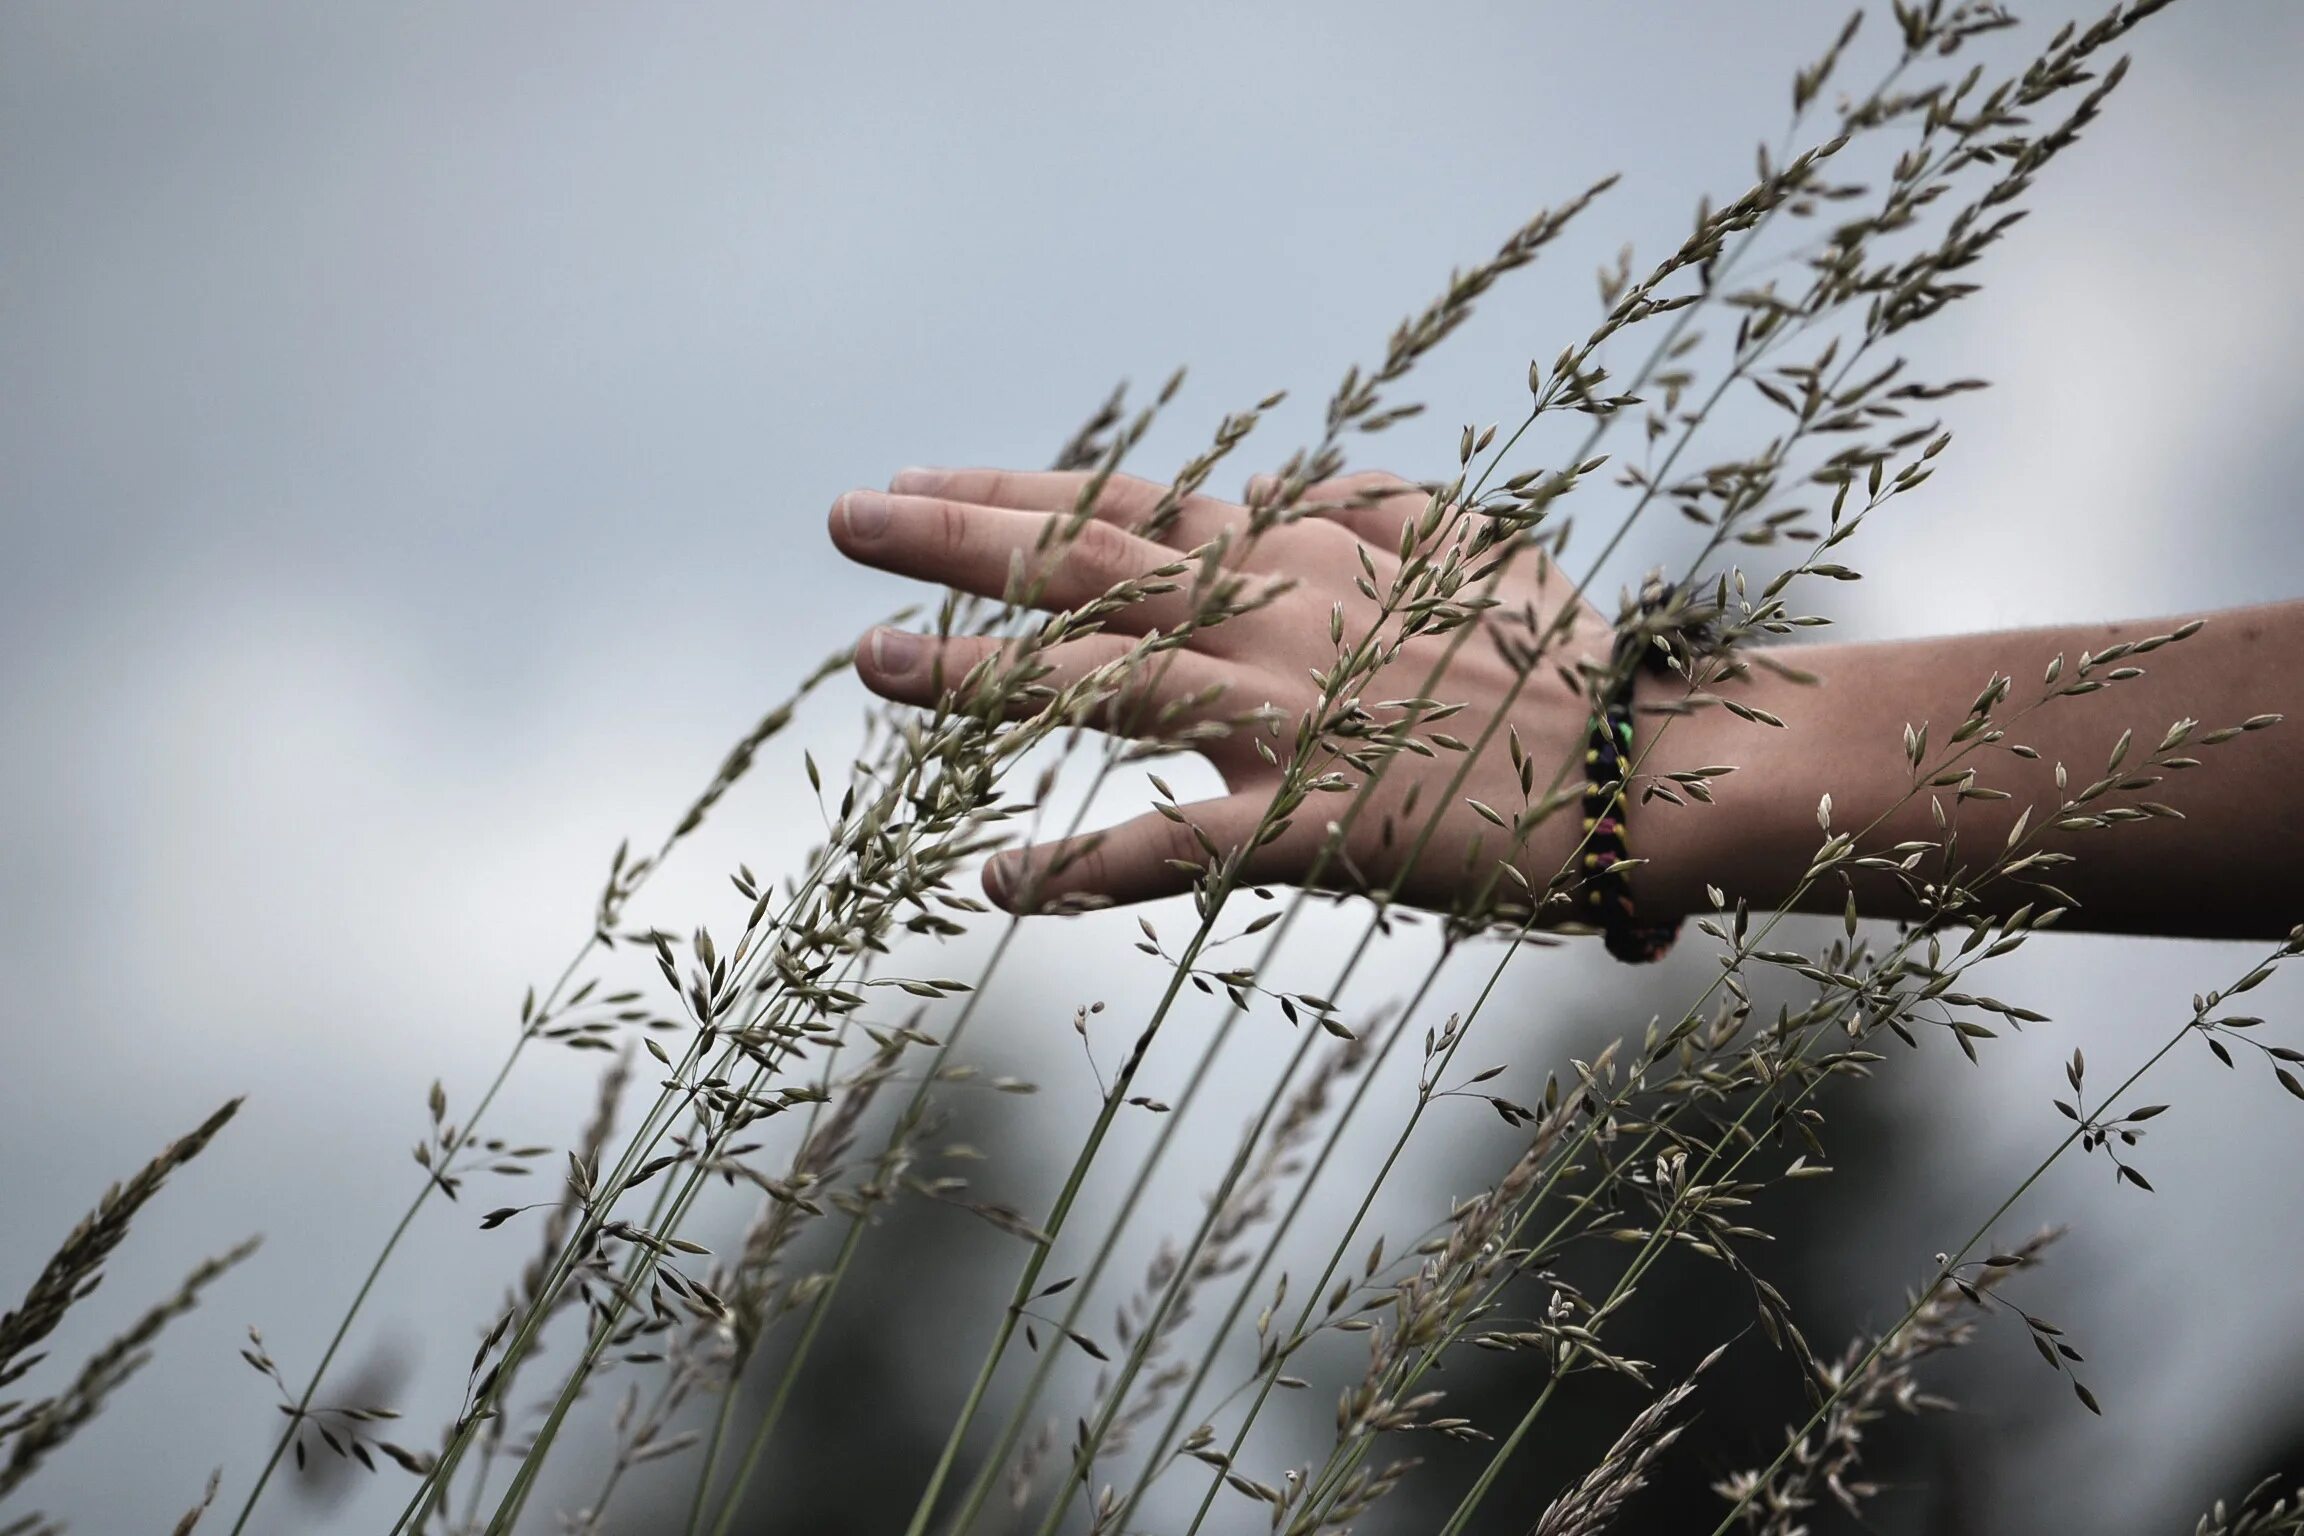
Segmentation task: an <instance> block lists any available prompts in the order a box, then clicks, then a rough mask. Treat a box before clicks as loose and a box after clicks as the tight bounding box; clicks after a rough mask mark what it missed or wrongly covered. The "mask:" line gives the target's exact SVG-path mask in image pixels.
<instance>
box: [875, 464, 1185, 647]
mask: <svg viewBox="0 0 2304 1536" xmlns="http://www.w3.org/2000/svg"><path fill="white" fill-rule="evenodd" d="M1057 529H1058V524H1057V522H1056V520H1054V519H1053V518H1051V517H1049V516H1048V515H1047V514H1046V513H1044V512H1034V511H1019V510H1017V509H1015V508H1012V507H995V506H983V505H976V504H972V503H968V502H962V501H954V500H947V499H945V498H942V497H934V496H910V495H882V494H880V493H879V492H877V491H850V492H849V493H848V494H846V495H845V496H842V497H841V498H840V499H839V500H838V501H837V502H835V503H834V504H833V507H832V517H831V531H832V542H833V543H835V544H837V545H838V546H839V547H840V551H841V553H843V554H845V555H847V556H848V557H849V558H850V559H851V560H857V561H860V562H862V563H863V564H865V565H872V566H878V567H879V568H880V569H881V570H884V571H894V572H896V573H897V574H898V575H900V576H912V577H917V578H918V579H920V580H922V581H933V582H940V583H942V584H944V585H946V586H952V587H958V588H960V589H961V590H962V591H966V592H974V593H976V594H977V595H979V596H982V597H989V598H995V599H1000V600H1007V599H1010V598H1018V599H1029V600H1030V601H1031V602H1032V603H1033V605H1034V606H1036V607H1040V608H1049V609H1057V608H1079V607H1083V606H1085V605H1087V604H1089V603H1093V602H1095V601H1096V600H1097V599H1099V598H1102V597H1104V596H1105V595H1106V594H1107V593H1109V592H1111V591H1112V589H1113V588H1115V587H1119V586H1121V585H1122V584H1124V583H1130V582H1136V583H1143V584H1145V585H1144V588H1143V589H1142V590H1141V591H1140V593H1139V595H1138V597H1137V600H1135V601H1133V602H1130V603H1128V604H1127V605H1126V606H1125V607H1123V608H1122V609H1120V610H1119V611H1118V612H1116V613H1114V614H1113V615H1111V616H1110V622H1112V623H1113V624H1114V625H1115V626H1116V627H1119V628H1124V629H1126V630H1128V631H1129V632H1131V633H1134V634H1143V633H1145V632H1147V631H1148V630H1151V629H1155V628H1157V629H1162V630H1175V629H1178V628H1181V627H1182V626H1183V624H1184V623H1185V622H1186V621H1187V620H1188V619H1189V618H1190V617H1191V612H1190V602H1189V599H1188V596H1187V594H1186V592H1185V591H1183V590H1180V589H1181V588H1184V587H1186V586H1188V585H1189V583H1190V580H1191V571H1190V568H1189V566H1188V565H1187V564H1186V563H1185V562H1184V561H1183V559H1182V557H1181V556H1180V555H1179V554H1178V552H1177V551H1176V550H1173V549H1170V548H1169V547H1167V546H1166V545H1162V544H1155V543H1153V542H1151V541H1150V540H1148V539H1142V538H1138V537H1137V536H1136V535H1135V534H1132V533H1128V532H1125V531H1123V530H1122V529H1121V528H1120V527H1118V526H1117V525H1115V524H1112V523H1106V522H1096V521H1090V522H1087V523H1083V524H1082V525H1081V526H1080V527H1079V528H1078V529H1076V530H1074V531H1073V533H1072V535H1071V537H1070V538H1069V539H1066V540H1062V541H1061V542H1059V541H1058V540H1057V539H1056V538H1055V536H1054V535H1055V533H1056V531H1057ZM1179 567H1181V568H1179ZM1164 571H1165V572H1168V574H1166V575H1162V574H1160V573H1162V572H1164ZM1019 578H1021V579H1020V580H1019ZM1012 587H1015V588H1017V590H1013V591H1012V590H1011V588H1012ZM1163 588H1164V589H1167V590H1159V589H1163Z"/></svg>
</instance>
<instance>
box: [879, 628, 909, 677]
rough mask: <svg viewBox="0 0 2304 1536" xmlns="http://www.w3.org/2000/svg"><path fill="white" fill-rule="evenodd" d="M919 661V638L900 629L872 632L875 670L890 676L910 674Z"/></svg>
mask: <svg viewBox="0 0 2304 1536" xmlns="http://www.w3.org/2000/svg"><path fill="white" fill-rule="evenodd" d="M919 661H920V637H919V636H917V635H908V634H906V633H904V631H902V630H900V629H876V630H874V631H872V665H873V667H874V669H875V670H877V671H880V672H884V673H889V674H895V673H900V672H909V671H911V670H912V669H913V667H915V666H917V665H918V664H919Z"/></svg>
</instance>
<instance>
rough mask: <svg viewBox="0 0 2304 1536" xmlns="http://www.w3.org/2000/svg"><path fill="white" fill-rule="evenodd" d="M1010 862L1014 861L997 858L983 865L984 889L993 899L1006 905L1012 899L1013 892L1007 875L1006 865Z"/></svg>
mask: <svg viewBox="0 0 2304 1536" xmlns="http://www.w3.org/2000/svg"><path fill="white" fill-rule="evenodd" d="M1012 862H1014V861H1013V860H1010V859H1007V858H998V859H993V860H991V861H989V862H988V863H986V864H985V866H984V889H985V890H986V891H987V892H989V893H990V895H991V897H992V899H993V900H994V901H996V902H998V903H1000V905H1002V906H1006V905H1008V903H1009V901H1010V900H1011V899H1013V894H1014V893H1013V890H1012V888H1011V886H1010V884H1009V877H1008V866H1009V865H1010V864H1011V863H1012Z"/></svg>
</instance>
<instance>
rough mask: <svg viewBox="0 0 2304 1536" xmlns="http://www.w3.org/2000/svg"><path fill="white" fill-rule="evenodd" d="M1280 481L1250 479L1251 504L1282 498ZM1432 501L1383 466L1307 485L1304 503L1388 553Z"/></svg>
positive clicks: (1310, 510)
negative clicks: (1380, 468) (1279, 496)
mask: <svg viewBox="0 0 2304 1536" xmlns="http://www.w3.org/2000/svg"><path fill="white" fill-rule="evenodd" d="M1279 491H1280V482H1279V479H1278V478H1277V477H1276V476H1273V475H1258V476H1256V477H1255V478H1254V479H1252V480H1250V481H1249V482H1248V499H1249V500H1250V501H1251V502H1254V501H1258V500H1269V499H1270V498H1272V497H1274V496H1277V495H1278V494H1279ZM1431 504H1432V498H1431V496H1430V495H1429V494H1428V493H1427V492H1426V491H1425V490H1424V489H1423V487H1421V486H1418V485H1415V484H1413V483H1411V482H1409V481H1406V480H1403V479H1401V478H1400V477H1399V476H1398V475H1395V474H1390V473H1387V472H1386V471H1383V470H1365V471H1362V472H1361V473H1358V474H1351V475H1339V476H1337V477H1336V478H1335V479H1333V480H1323V481H1321V482H1319V483H1318V484H1317V485H1309V486H1306V487H1305V488H1304V498H1303V500H1302V501H1301V502H1300V503H1299V505H1300V506H1301V507H1302V508H1303V509H1304V511H1305V512H1306V513H1307V514H1308V515H1311V516H1314V517H1322V518H1326V519H1328V520H1329V521H1330V522H1336V523H1342V524H1343V525H1344V526H1345V527H1347V528H1349V529H1351V530H1352V531H1353V532H1354V533H1356V534H1358V535H1359V536H1360V537H1361V538H1362V539H1363V540H1365V541H1366V542H1368V543H1370V544H1373V545H1375V546H1376V548H1377V549H1378V550H1379V551H1381V552H1382V553H1385V554H1394V553H1397V552H1398V550H1399V548H1400V530H1401V529H1403V528H1405V527H1407V526H1408V524H1410V523H1412V522H1414V521H1415V520H1416V519H1417V518H1420V517H1422V516H1423V515H1424V510H1425V508H1427V507H1429V506H1430V505H1431Z"/></svg>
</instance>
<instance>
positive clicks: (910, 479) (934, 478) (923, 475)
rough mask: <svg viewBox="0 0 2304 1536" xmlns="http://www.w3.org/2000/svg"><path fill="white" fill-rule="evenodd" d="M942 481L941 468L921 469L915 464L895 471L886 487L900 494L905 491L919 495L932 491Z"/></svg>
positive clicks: (942, 473)
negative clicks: (893, 476)
mask: <svg viewBox="0 0 2304 1536" xmlns="http://www.w3.org/2000/svg"><path fill="white" fill-rule="evenodd" d="M943 481H944V472H943V471H942V470H940V469H922V468H921V467H920V466H919V465H917V464H915V465H913V466H911V467H910V468H908V469H900V470H898V471H896V475H895V478H894V479H892V480H890V481H889V482H888V489H890V490H892V491H895V492H897V493H898V494H900V495H901V494H905V493H909V494H912V495H920V494H922V493H924V492H928V491H933V490H934V489H936V487H937V486H939V485H941V484H942V483H943Z"/></svg>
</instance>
